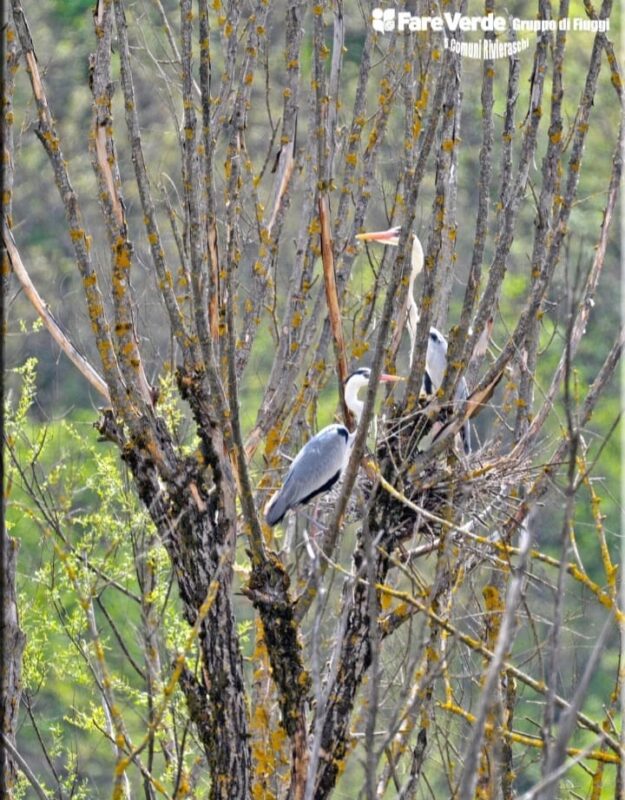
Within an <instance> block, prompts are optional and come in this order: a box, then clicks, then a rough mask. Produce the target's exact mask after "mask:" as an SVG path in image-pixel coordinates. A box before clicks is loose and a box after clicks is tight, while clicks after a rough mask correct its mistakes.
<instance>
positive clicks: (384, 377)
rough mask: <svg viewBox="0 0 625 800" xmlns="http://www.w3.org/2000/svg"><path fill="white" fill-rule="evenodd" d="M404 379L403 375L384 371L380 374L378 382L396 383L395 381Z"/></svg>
mask: <svg viewBox="0 0 625 800" xmlns="http://www.w3.org/2000/svg"><path fill="white" fill-rule="evenodd" d="M405 380H406V379H405V378H404V376H403V375H388V374H387V373H386V372H383V373H382V374H381V375H380V383H397V381H405Z"/></svg>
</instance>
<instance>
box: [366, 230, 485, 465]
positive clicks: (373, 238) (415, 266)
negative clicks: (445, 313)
mask: <svg viewBox="0 0 625 800" xmlns="http://www.w3.org/2000/svg"><path fill="white" fill-rule="evenodd" d="M400 230H401V227H400V226H396V227H393V228H389V229H388V230H387V231H372V232H369V233H359V234H357V236H356V238H357V239H360V240H361V241H368V242H379V243H380V244H385V245H390V246H391V247H397V246H398V244H399V233H400ZM423 261H424V259H423V247H422V246H421V242H420V241H419V237H418V236H416V235H413V241H412V250H411V253H410V265H411V269H410V278H409V279H408V295H407V300H406V302H407V303H408V311H407V316H406V323H407V326H408V334H409V336H410V358H411V359H412V357H413V354H414V347H415V341H416V338H417V327H418V324H419V319H420V315H419V309H418V307H417V303H416V300H415V298H414V282H415V279H416V277H417V275H418V274H419V273H420V272H421V271H422V270H423ZM446 371H447V339H445V337H444V336H443V334H442V333H441V332H440V331H438V330H437V329H436V328H430V332H429V335H428V346H427V351H426V354H425V375H424V376H423V391H425V393H426V394H427V395H433V394H436V392H438V390H439V389H440V388H441V386H442V384H443V378H444V377H445V372H446ZM468 394H469V390H468V387H467V382H466V380H465V378H464V375H463V376H462V377H461V378H460V380H459V381H458V383H457V385H456V391H455V392H454V403H458V404H461V403H463V402H464V401H465V400H466V399H467V397H468ZM461 436H462V444H463V449H464V452H465V453H470V452H471V427H470V424H469V421H468V420H466V421H465V423H464V425H463V426H462V430H461Z"/></svg>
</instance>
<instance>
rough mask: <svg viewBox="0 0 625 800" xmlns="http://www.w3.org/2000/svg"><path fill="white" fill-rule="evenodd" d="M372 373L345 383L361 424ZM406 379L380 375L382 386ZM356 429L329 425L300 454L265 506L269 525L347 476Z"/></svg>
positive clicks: (360, 371)
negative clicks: (361, 396)
mask: <svg viewBox="0 0 625 800" xmlns="http://www.w3.org/2000/svg"><path fill="white" fill-rule="evenodd" d="M370 377H371V370H370V369H369V368H368V367H361V368H360V369H357V370H356V371H355V372H352V374H351V375H350V376H349V378H348V379H347V381H346V382H345V405H346V406H347V408H348V409H349V410H350V411H351V412H352V414H353V415H354V417H355V418H356V428H358V423H359V422H360V417H361V415H362V410H363V408H364V405H365V404H364V403H363V402H362V400H359V398H358V392H359V391H360V390H361V389H362V388H364V387H365V386H366V385H367V384H368V383H369V378H370ZM399 380H402V378H400V377H398V376H396V375H386V374H382V375H380V383H390V382H394V381H399ZM355 438H356V430H354V431H353V432H352V433H350V431H349V430H348V429H347V428H346V427H345V425H338V424H333V425H328V426H327V427H326V428H324V429H323V430H321V431H319V433H318V434H317V435H316V436H313V438H312V439H311V440H310V441H309V442H306V444H305V445H304V447H302V449H301V450H300V451H299V453H298V454H297V455H296V457H295V460H294V461H293V463H292V464H291V467H290V469H289V471H288V473H287V476H286V478H285V479H284V483H283V484H282V487H281V488H280V489H279V490H278V491H277V492H276V494H274V496H273V497H272V498H271V500H270V501H269V503H268V504H267V506H266V507H265V520H266V521H267V524H268V525H271V526H273V525H277V524H278V523H279V522H280V521H281V520H282V518H283V517H284V515H285V514H286V512H287V511H289V510H290V509H293V508H296V507H297V506H302V505H305V504H306V503H308V502H310V500H312V499H313V497H316V496H317V495H318V494H321V493H322V492H327V491H329V490H330V489H331V488H332V487H333V486H334V484H335V483H336V482H337V481H338V480H339V478H340V477H341V475H342V474H343V470H344V469H345V467H346V466H347V463H348V461H349V456H350V454H351V452H352V447H353V446H354V440H355Z"/></svg>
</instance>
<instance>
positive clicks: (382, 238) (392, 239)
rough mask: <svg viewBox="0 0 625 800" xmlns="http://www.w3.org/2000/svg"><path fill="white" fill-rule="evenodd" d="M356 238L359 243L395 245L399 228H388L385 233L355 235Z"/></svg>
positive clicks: (375, 232)
mask: <svg viewBox="0 0 625 800" xmlns="http://www.w3.org/2000/svg"><path fill="white" fill-rule="evenodd" d="M356 238H357V239H360V241H361V242H381V243H382V244H397V242H398V241H399V228H389V229H388V230H387V231H371V232H369V233H357V234H356Z"/></svg>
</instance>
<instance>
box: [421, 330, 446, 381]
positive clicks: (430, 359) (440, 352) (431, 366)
mask: <svg viewBox="0 0 625 800" xmlns="http://www.w3.org/2000/svg"><path fill="white" fill-rule="evenodd" d="M425 368H426V370H427V371H428V375H429V376H430V379H431V381H432V386H433V387H434V391H435V392H437V391H438V390H439V389H440V388H441V385H442V383H443V378H444V377H445V370H446V369H447V339H445V337H444V336H443V334H442V333H441V332H440V331H437V330H436V328H430V333H429V335H428V348H427V351H426V354H425Z"/></svg>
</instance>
